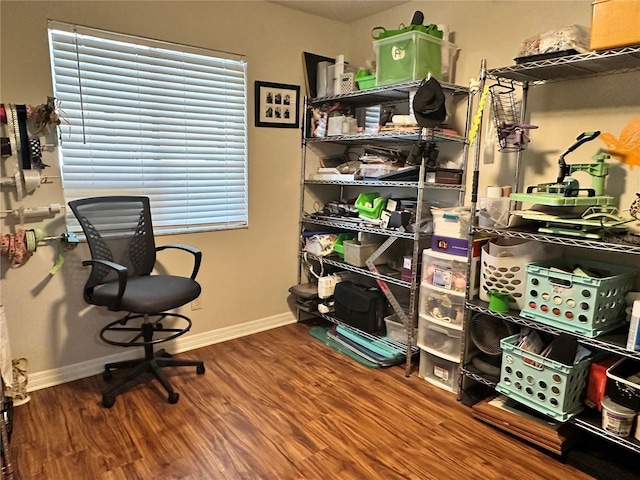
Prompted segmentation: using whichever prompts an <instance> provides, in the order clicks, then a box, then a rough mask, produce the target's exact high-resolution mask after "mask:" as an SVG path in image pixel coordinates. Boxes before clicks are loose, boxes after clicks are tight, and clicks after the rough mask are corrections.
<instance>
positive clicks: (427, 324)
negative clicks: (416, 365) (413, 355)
mask: <svg viewBox="0 0 640 480" xmlns="http://www.w3.org/2000/svg"><path fill="white" fill-rule="evenodd" d="M461 337H462V331H461V330H458V329H456V328H453V327H447V326H445V325H439V324H437V323H435V322H432V321H430V320H429V319H428V318H427V317H423V316H420V317H419V319H418V337H417V344H418V347H420V348H422V349H424V350H427V351H428V352H429V353H431V354H433V355H436V356H438V357H441V358H444V359H446V360H450V361H452V362H459V361H460V353H461V350H460V339H461Z"/></svg>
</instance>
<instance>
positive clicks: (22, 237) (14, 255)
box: [0, 228, 78, 275]
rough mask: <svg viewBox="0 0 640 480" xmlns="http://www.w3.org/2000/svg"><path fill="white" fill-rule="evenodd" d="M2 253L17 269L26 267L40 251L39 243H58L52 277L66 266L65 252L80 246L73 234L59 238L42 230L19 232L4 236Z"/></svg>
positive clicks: (65, 234) (0, 250) (51, 270)
mask: <svg viewBox="0 0 640 480" xmlns="http://www.w3.org/2000/svg"><path fill="white" fill-rule="evenodd" d="M1 240H2V245H1V249H0V252H1V253H2V255H4V256H6V257H7V258H8V259H9V261H10V262H11V264H12V265H13V266H15V267H18V266H21V265H24V264H25V263H26V262H27V260H29V258H31V256H32V255H33V252H35V251H36V250H37V249H38V243H40V242H43V241H51V240H56V241H57V249H58V255H57V259H56V263H55V264H54V265H53V267H51V268H50V269H49V273H50V274H51V275H55V274H56V273H58V271H59V270H60V269H61V268H62V265H63V264H64V250H72V249H73V248H75V247H76V245H77V244H78V239H77V237H76V236H75V234H73V233H70V232H69V233H64V234H62V235H59V236H54V237H51V236H48V235H47V232H45V231H44V230H42V229H40V228H33V229H29V230H18V231H17V232H16V233H15V234H11V233H6V234H4V235H2V239H1Z"/></svg>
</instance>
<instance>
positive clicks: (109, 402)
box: [102, 395, 116, 408]
mask: <svg viewBox="0 0 640 480" xmlns="http://www.w3.org/2000/svg"><path fill="white" fill-rule="evenodd" d="M114 403H116V397H115V396H114V395H103V396H102V406H103V407H104V408H111V407H113V404H114Z"/></svg>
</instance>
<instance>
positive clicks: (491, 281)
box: [479, 239, 552, 310]
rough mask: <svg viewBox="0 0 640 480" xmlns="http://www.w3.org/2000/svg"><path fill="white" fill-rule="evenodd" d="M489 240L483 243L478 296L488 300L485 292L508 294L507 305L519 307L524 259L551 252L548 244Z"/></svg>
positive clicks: (522, 296) (521, 304) (524, 276)
mask: <svg viewBox="0 0 640 480" xmlns="http://www.w3.org/2000/svg"><path fill="white" fill-rule="evenodd" d="M505 240H506V239H500V242H503V243H502V244H500V243H499V242H498V241H497V240H491V241H490V242H487V243H486V244H485V245H484V246H483V247H482V255H481V262H480V292H479V296H480V300H483V301H485V302H488V301H489V296H488V292H489V291H491V290H496V291H498V292H502V293H506V294H508V295H509V308H512V309H517V310H522V309H523V308H524V305H525V288H526V283H527V269H526V265H527V263H530V262H534V261H540V260H542V259H546V258H549V257H550V256H552V253H551V249H550V248H549V246H548V245H545V244H543V243H540V242H537V241H535V240H524V241H522V240H513V239H512V240H511V241H509V242H505Z"/></svg>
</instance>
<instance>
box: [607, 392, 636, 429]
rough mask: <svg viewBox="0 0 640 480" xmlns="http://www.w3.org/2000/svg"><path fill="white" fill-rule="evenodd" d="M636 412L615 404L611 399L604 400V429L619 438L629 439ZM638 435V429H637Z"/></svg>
mask: <svg viewBox="0 0 640 480" xmlns="http://www.w3.org/2000/svg"><path fill="white" fill-rule="evenodd" d="M635 416H636V412H634V411H633V410H631V409H630V408H627V407H623V406H622V405H619V404H617V403H615V402H613V401H612V400H611V399H610V398H609V397H604V398H603V399H602V428H603V430H605V431H607V432H609V433H612V434H614V435H617V436H619V437H628V436H629V434H630V433H631V427H632V426H633V419H634V417H635ZM636 434H637V429H636Z"/></svg>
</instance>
